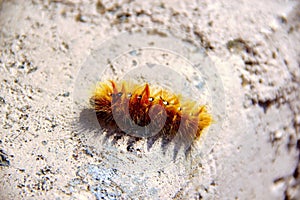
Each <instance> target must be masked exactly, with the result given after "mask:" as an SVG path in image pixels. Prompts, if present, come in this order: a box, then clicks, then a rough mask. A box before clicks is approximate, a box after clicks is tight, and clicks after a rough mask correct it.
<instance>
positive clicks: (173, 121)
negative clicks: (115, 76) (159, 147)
mask: <svg viewBox="0 0 300 200" xmlns="http://www.w3.org/2000/svg"><path fill="white" fill-rule="evenodd" d="M90 104H91V105H92V106H93V109H94V110H95V112H96V115H97V119H98V121H99V123H100V124H105V125H108V124H109V125H116V126H117V127H118V128H120V129H121V130H122V131H123V132H126V133H128V134H132V133H133V134H135V135H138V136H141V137H152V136H154V135H156V137H157V136H162V137H163V138H167V139H168V140H171V139H173V138H174V137H175V136H178V134H179V136H180V138H181V139H184V140H186V139H188V140H189V141H194V140H196V139H198V138H199V137H200V135H201V133H202V131H203V129H204V128H206V127H208V126H209V125H210V124H211V121H212V117H211V115H210V114H209V113H208V112H207V110H206V107H205V106H203V105H202V106H199V105H198V104H197V103H196V102H194V101H190V100H186V101H184V100H183V99H182V97H181V96H180V95H176V94H173V93H172V92H170V91H167V90H164V89H162V88H161V87H158V86H150V85H149V84H148V83H146V84H144V85H138V84H134V83H129V82H121V83H118V84H117V83H116V82H114V81H108V82H100V83H99V84H98V85H97V86H96V88H95V90H94V92H93V95H92V97H91V98H90ZM141 127H146V128H145V129H141ZM141 131H142V132H143V133H141ZM155 131H158V132H157V133H153V132H155Z"/></svg>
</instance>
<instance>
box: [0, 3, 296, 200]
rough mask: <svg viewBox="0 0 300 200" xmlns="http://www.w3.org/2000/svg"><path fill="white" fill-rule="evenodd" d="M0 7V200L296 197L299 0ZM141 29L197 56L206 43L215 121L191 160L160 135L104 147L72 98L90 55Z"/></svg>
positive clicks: (14, 4)
mask: <svg viewBox="0 0 300 200" xmlns="http://www.w3.org/2000/svg"><path fill="white" fill-rule="evenodd" d="M0 5H1V6H0V27H1V29H0V116H1V118H0V119H1V120H0V199H101V198H104V199H138V198H139V199H300V192H299V191H300V175H299V172H300V168H299V167H300V164H299V160H300V157H299V156H300V154H299V151H300V133H299V128H300V95H299V94H300V87H299V84H300V31H299V29H300V13H299V10H300V7H299V2H298V1H283V0H282V1H280V0H277V1H271V0H265V1H259V0H255V1H231V2H230V3H229V1H204V2H203V1H160V0H158V1H147V2H146V1H145V2H144V1H126V0H125V1H98V2H92V1H86V2H85V1H64V0H56V1H26V2H23V1H0ZM145 27H152V28H156V29H155V30H158V29H161V28H163V29H169V30H171V31H170V32H171V33H174V34H167V35H165V34H164V33H163V32H162V33H161V32H155V31H154V32H148V36H147V34H146V35H145V36H144V37H145V38H150V37H153V35H154V36H155V37H157V38H159V39H157V40H156V41H154V42H157V41H163V40H164V39H166V38H167V39H170V38H173V39H172V41H180V42H183V43H184V44H186V45H187V46H189V47H191V48H190V50H187V54H188V55H190V57H189V59H190V60H193V59H194V58H198V57H197V55H198V54H197V53H198V52H199V49H200V50H201V48H200V47H201V46H202V47H203V48H204V50H205V53H206V54H207V56H208V58H209V60H210V61H211V62H212V63H213V64H214V65H213V66H214V67H213V68H210V69H213V70H212V71H210V72H211V73H210V75H211V74H212V76H207V77H206V78H205V81H206V83H207V84H208V85H210V83H211V85H212V87H211V88H210V89H211V90H208V93H210V95H211V96H210V97H215V98H212V101H213V102H215V103H216V104H212V105H211V109H212V110H213V109H215V110H216V113H217V114H216V115H215V119H216V122H215V124H213V125H212V127H211V129H210V130H208V131H207V133H206V134H205V135H204V137H203V138H202V140H201V141H200V142H199V143H197V144H196V145H195V147H194V150H193V151H192V152H191V157H190V158H187V159H185V158H184V156H178V157H177V158H176V160H175V162H174V161H173V160H172V155H171V154H172V152H171V154H166V155H162V153H161V152H160V150H159V149H160V148H159V147H160V144H159V143H156V145H154V147H153V148H152V149H150V151H146V150H143V148H142V147H143V145H144V144H143V142H137V143H134V145H133V146H132V147H131V146H130V148H128V144H127V143H126V142H127V141H128V137H122V139H120V140H118V141H117V143H116V144H115V145H113V147H112V145H111V140H112V139H111V138H110V139H109V140H108V141H107V142H104V143H103V140H104V139H103V132H101V131H100V130H98V129H97V128H96V129H95V128H93V127H92V125H90V124H89V123H91V124H92V123H93V121H92V119H91V120H90V119H89V118H86V117H85V115H84V113H82V109H84V103H82V105H83V107H81V106H82V105H79V104H78V103H76V102H77V101H79V102H83V101H84V100H82V101H81V100H80V98H79V97H85V96H84V95H81V93H78V87H79V86H80V85H81V84H83V85H84V87H88V86H87V85H88V81H91V82H92V80H93V79H89V80H87V81H86V82H85V81H83V80H84V76H83V75H82V72H83V71H84V70H83V69H85V68H84V63H86V62H87V60H89V58H91V55H93V53H95V52H97V50H99V49H101V48H102V47H107V46H105V45H107V44H113V43H114V42H116V41H118V40H112V39H111V37H112V36H116V37H118V35H119V34H120V33H121V32H123V31H132V32H135V31H137V32H139V30H144V28H145ZM174 30H179V31H178V32H176V31H174ZM171 35H172V36H171ZM119 38H120V37H119ZM145 41H146V39H145ZM105 42H106V43H105ZM126 42H127V41H126V40H124V43H123V42H122V44H119V46H120V47H117V48H115V51H113V48H112V50H111V51H112V52H118V51H120V50H122V49H123V47H124V45H125V44H127V43H126ZM128 42H129V43H130V42H134V40H133V39H129V41H128ZM101 44H102V46H101ZM103 44H105V45H104V46H103ZM169 44H170V43H169ZM122 45H123V46H122ZM156 45H159V42H158V44H156ZM178 45H179V43H178V44H177V43H176V42H174V43H172V45H170V48H174V49H172V50H173V51H174V52H177V53H178V54H180V55H182V52H181V50H183V49H181V48H178V50H177V51H176V47H177V46H178ZM165 47H168V48H169V46H168V45H167V46H165ZM124 48H125V47H124ZM126 48H128V46H126ZM162 48H163V47H162ZM168 48H166V49H168ZM104 49H105V48H104ZM191 49H194V50H195V49H196V50H195V52H196V53H195V52H194V53H193V51H192V50H191ZM109 50H110V49H109ZM108 52H109V51H108ZM150 54H151V55H153V54H152V53H150ZM108 55H110V56H111V55H113V54H112V53H110V54H108ZM170 55H173V54H172V53H170ZM184 55H185V54H184ZM155 58H157V59H158V60H159V56H155ZM122 59H123V57H120V59H119V60H121V61H122V62H126V61H128V60H126V59H127V57H126V56H125V57H124V59H123V60H122ZM119 60H117V61H119ZM99 62H104V63H105V64H109V63H108V61H107V60H104V61H103V60H100V61H99ZM139 62H142V60H140V61H139ZM170 62H171V63H172V62H173V65H172V66H174V68H173V69H174V71H176V69H179V68H176V67H177V65H176V63H177V64H178V62H179V61H178V60H175V59H173V60H172V59H171V60H170ZM115 64H118V62H115V63H112V65H115ZM121 64H122V63H121ZM126 66H127V65H126ZM175 66H176V67H175ZM178 66H180V65H178ZM88 73H90V74H93V73H91V72H88ZM108 74H109V71H108ZM114 76H116V75H114ZM188 78H191V77H188ZM219 83H220V84H219ZM84 87H83V88H84ZM83 99H84V98H83ZM223 108H224V109H223ZM87 127H88V128H87ZM89 127H91V129H89ZM99 141H101V142H99ZM139 148H141V150H140V151H138V150H139ZM179 155H180V154H179Z"/></svg>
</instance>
